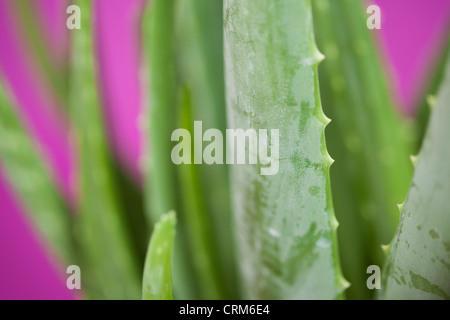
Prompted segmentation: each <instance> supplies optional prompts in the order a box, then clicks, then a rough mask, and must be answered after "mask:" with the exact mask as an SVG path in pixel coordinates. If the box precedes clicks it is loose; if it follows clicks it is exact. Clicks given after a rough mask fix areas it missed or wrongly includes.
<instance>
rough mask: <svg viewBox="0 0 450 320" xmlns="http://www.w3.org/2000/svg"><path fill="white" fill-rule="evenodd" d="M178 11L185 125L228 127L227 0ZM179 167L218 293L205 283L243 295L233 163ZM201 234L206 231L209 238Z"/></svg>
mask: <svg viewBox="0 0 450 320" xmlns="http://www.w3.org/2000/svg"><path fill="white" fill-rule="evenodd" d="M176 11H177V12H176V30H175V31H176V39H177V47H178V48H179V49H178V50H177V52H179V54H178V57H177V58H178V64H179V67H178V69H179V70H180V71H179V79H180V82H181V86H182V87H183V89H182V92H183V100H184V103H183V104H182V106H181V107H182V111H181V113H182V114H183V115H184V116H182V118H184V119H182V120H181V121H182V125H181V126H182V127H183V128H186V129H188V130H189V131H190V132H191V136H193V130H192V129H193V128H192V125H193V121H194V120H197V121H198V120H201V121H202V126H203V129H204V130H206V129H209V128H215V129H218V130H220V131H221V132H225V129H226V110H225V92H224V70H223V25H222V11H223V3H222V1H221V0H218V1H209V0H188V1H179V2H178V4H177V9H176ZM179 169H180V170H179V174H180V178H181V179H182V180H184V182H183V183H182V184H181V185H183V186H184V187H185V190H186V189H187V190H192V191H193V192H189V191H188V192H183V193H182V195H183V198H184V201H183V203H185V204H186V206H185V207H186V208H190V209H189V212H186V214H185V216H186V219H185V220H186V222H187V223H188V222H190V221H197V222H198V223H196V224H195V225H194V224H192V225H190V226H188V225H187V228H186V230H187V235H188V236H189V235H190V237H191V238H192V240H193V241H192V246H191V252H192V254H193V255H194V254H195V253H196V252H200V253H201V252H204V253H207V255H206V256H205V259H203V261H205V262H206V263H201V264H200V263H197V265H199V267H201V268H205V269H208V270H209V271H208V272H206V273H207V274H211V275H212V276H213V277H212V279H211V280H209V283H211V281H214V282H216V283H217V285H216V288H217V290H214V291H216V293H215V294H212V293H211V292H208V291H211V290H212V289H213V286H211V285H202V286H201V288H203V290H202V292H203V295H204V296H205V297H207V298H212V297H214V296H215V297H220V298H227V299H230V298H234V297H237V292H236V287H235V284H236V264H235V255H234V246H233V243H230V239H232V234H231V208H230V202H229V200H230V199H229V189H228V170H227V166H224V165H207V164H201V165H195V166H181V167H180V168H179ZM187 185H191V186H192V187H187ZM194 199H195V200H196V201H193V200H194ZM195 207H197V209H196V208H195ZM191 217H192V218H191ZM196 217H197V218H196ZM200 230H202V231H200ZM200 235H203V240H201V239H200V237H199V236H200ZM194 238H196V239H197V240H194ZM194 242H196V243H197V245H196V244H195V243H194ZM193 260H194V259H193ZM208 265H210V267H208ZM198 273H199V274H201V275H202V276H201V278H200V280H202V281H203V282H207V281H208V280H207V279H206V277H204V274H205V272H204V271H199V272H198Z"/></svg>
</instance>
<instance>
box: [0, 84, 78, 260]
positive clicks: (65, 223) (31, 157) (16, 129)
mask: <svg viewBox="0 0 450 320" xmlns="http://www.w3.org/2000/svg"><path fill="white" fill-rule="evenodd" d="M13 105H14V99H13V97H12V95H11V93H10V92H9V90H8V89H7V86H6V83H5V82H4V81H3V80H2V79H0V136H1V137H2V138H1V139H0V156H1V159H0V165H1V167H2V168H3V169H5V172H6V174H7V178H8V181H9V182H10V184H11V185H12V186H13V188H14V190H15V191H16V192H17V193H18V194H19V195H20V196H21V197H22V198H23V199H24V200H25V203H26V209H27V212H28V213H29V216H30V218H31V219H30V220H31V221H32V222H33V223H34V224H35V225H36V226H37V229H38V231H39V232H40V233H41V234H42V235H43V236H44V239H45V240H46V242H47V243H48V244H50V245H51V247H52V248H54V249H55V250H56V252H55V253H56V254H57V256H58V258H60V259H61V262H64V263H71V262H73V261H74V258H75V253H74V246H73V238H72V232H71V225H70V215H69V210H68V208H67V206H66V205H65V203H64V200H63V197H62V195H61V194H60V193H59V192H58V190H57V188H56V186H55V182H54V181H53V179H52V177H51V176H50V174H49V170H48V167H47V165H46V164H45V163H44V161H43V160H42V158H41V154H40V152H39V150H38V149H37V148H36V145H35V143H34V142H33V141H32V140H31V138H30V136H29V132H28V131H27V130H26V129H25V127H24V125H23V124H22V121H21V119H20V118H19V115H18V114H17V109H16V108H14V107H13Z"/></svg>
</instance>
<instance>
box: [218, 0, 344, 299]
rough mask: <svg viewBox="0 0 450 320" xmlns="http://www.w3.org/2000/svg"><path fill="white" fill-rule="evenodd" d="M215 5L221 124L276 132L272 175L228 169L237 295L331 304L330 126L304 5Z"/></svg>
mask: <svg viewBox="0 0 450 320" xmlns="http://www.w3.org/2000/svg"><path fill="white" fill-rule="evenodd" d="M224 5H225V6H224V8H225V12H224V15H225V18H224V19H225V21H224V28H225V33H224V34H225V67H226V69H225V70H226V92H227V110H228V120H229V123H228V125H229V127H230V128H232V129H237V128H242V129H244V130H247V129H249V128H253V129H256V130H258V129H268V130H270V129H278V130H279V139H280V144H279V152H280V154H279V171H278V173H277V174H275V175H260V169H261V167H262V165H235V166H233V167H232V168H231V169H232V177H231V182H232V184H231V189H232V192H233V204H234V217H235V225H236V234H237V244H238V247H239V251H240V252H239V263H240V269H241V272H242V278H243V284H242V289H243V291H244V297H245V298H249V299H302V298H304V299H334V298H340V297H341V294H342V291H343V289H344V288H345V286H346V283H345V280H344V279H343V278H342V276H341V272H340V267H339V261H338V253H337V245H336V238H335V233H336V228H337V222H336V219H335V218H334V213H333V206H332V203H331V193H330V182H329V173H328V172H329V167H330V165H331V163H332V159H331V158H330V157H329V155H328V153H327V149H326V145H325V135H324V128H325V126H326V124H327V123H328V121H329V120H328V119H327V118H326V117H325V115H324V114H323V112H322V108H321V105H320V98H319V85H318V75H317V67H318V64H319V62H320V61H321V60H322V58H323V56H322V55H321V54H320V53H319V51H318V50H317V48H316V45H315V42H314V32H313V21H312V13H311V4H310V1H307V0H301V1H299V0H284V1H259V0H226V1H225V2H224ZM272 139H273V137H272ZM246 151H247V152H248V151H249V148H248V145H247V146H246ZM271 157H272V159H274V155H273V154H272V156H271Z"/></svg>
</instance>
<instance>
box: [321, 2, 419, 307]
mask: <svg viewBox="0 0 450 320" xmlns="http://www.w3.org/2000/svg"><path fill="white" fill-rule="evenodd" d="M313 8H314V19H315V26H316V28H315V30H316V35H317V41H318V45H319V48H320V50H322V52H324V54H325V56H326V59H325V61H324V62H323V64H322V65H321V66H320V68H319V71H320V77H319V80H320V88H321V96H322V101H323V106H324V110H325V112H326V113H327V115H328V116H330V117H331V119H333V122H332V123H331V124H330V126H329V127H328V128H327V139H328V145H329V150H330V153H331V155H332V156H333V158H335V159H336V163H335V165H334V166H333V167H332V168H331V184H332V193H333V203H334V206H335V210H336V216H337V218H338V221H339V222H340V227H339V230H338V239H339V244H340V246H339V248H340V257H341V261H342V265H343V272H344V276H345V277H346V278H347V280H349V282H350V283H351V287H350V288H349V289H348V290H347V294H348V297H349V298H358V299H365V298H370V297H372V294H373V292H371V291H370V290H368V288H367V287H366V281H365V280H366V279H367V274H366V270H367V267H368V266H369V265H373V264H375V265H379V266H381V265H382V264H383V262H384V254H383V252H382V250H381V245H386V244H388V243H390V241H391V240H392V237H393V235H394V232H395V229H396V226H397V223H398V210H397V208H396V204H397V203H399V202H400V201H401V200H402V199H403V198H404V196H405V195H406V192H407V188H408V186H409V182H410V179H411V175H412V166H411V164H410V162H409V156H410V154H411V153H412V144H411V141H412V139H410V138H407V137H411V136H412V133H411V132H409V134H408V128H407V127H406V124H405V121H404V120H403V119H401V118H400V117H399V115H397V114H396V113H395V109H394V107H393V104H392V99H391V97H390V93H389V87H388V83H387V80H386V79H387V78H386V76H385V74H384V73H383V68H382V65H381V62H380V59H379V57H378V54H377V53H378V52H377V48H376V46H375V43H374V40H373V39H372V34H371V31H370V30H368V29H367V28H365V27H364V26H365V23H366V19H367V15H366V14H365V11H364V9H363V6H362V5H361V1H359V0H339V1H333V0H317V1H313Z"/></svg>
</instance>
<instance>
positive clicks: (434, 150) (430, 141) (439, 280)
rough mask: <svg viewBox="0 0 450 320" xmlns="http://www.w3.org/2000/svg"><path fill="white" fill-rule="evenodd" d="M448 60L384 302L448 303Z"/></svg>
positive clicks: (392, 252)
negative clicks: (420, 300) (407, 300)
mask: <svg viewBox="0 0 450 320" xmlns="http://www.w3.org/2000/svg"><path fill="white" fill-rule="evenodd" d="M449 119H450V62H449V61H448V62H447V67H446V75H445V79H444V81H443V84H442V86H441V88H440V91H439V94H438V96H437V101H436V105H435V107H434V109H433V112H432V115H431V121H430V124H429V127H428V129H427V133H426V135H425V140H424V143H423V146H422V150H421V151H420V155H419V158H418V161H417V164H416V167H415V172H414V178H413V182H412V184H411V187H410V190H409V192H408V196H407V198H406V202H405V204H404V205H403V206H401V207H402V208H403V209H402V212H401V218H400V224H399V226H398V229H397V232H396V235H395V238H394V241H393V243H392V246H391V250H390V253H389V257H388V261H387V264H386V268H385V270H384V274H383V285H382V294H381V297H382V298H385V299H447V300H450V210H449V206H448V197H449V194H450V179H449V177H450V162H449V159H450V148H449V147H448V146H449V144H448V142H449V140H450V126H449Z"/></svg>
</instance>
